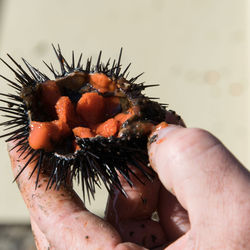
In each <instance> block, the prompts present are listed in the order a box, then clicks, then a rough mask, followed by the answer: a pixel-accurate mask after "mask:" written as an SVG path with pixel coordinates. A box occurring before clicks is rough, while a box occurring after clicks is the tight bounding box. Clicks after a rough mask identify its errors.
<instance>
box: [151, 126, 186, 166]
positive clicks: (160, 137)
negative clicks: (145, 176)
mask: <svg viewBox="0 0 250 250" xmlns="http://www.w3.org/2000/svg"><path fill="white" fill-rule="evenodd" d="M180 128H182V127H181V126H177V125H172V124H169V125H168V126H165V127H164V128H161V129H158V130H157V129H156V130H155V131H153V132H152V134H151V135H150V138H149V142H148V154H149V161H150V164H151V166H152V168H154V167H155V163H156V162H155V161H156V157H155V154H156V151H157V148H158V145H159V144H161V143H162V142H164V141H165V140H167V137H168V134H169V133H171V132H173V130H176V129H180Z"/></svg>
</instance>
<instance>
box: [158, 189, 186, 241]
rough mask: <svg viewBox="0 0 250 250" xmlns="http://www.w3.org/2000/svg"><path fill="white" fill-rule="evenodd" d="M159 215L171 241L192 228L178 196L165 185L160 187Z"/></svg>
mask: <svg viewBox="0 0 250 250" xmlns="http://www.w3.org/2000/svg"><path fill="white" fill-rule="evenodd" d="M158 215H159V218H160V224H161V226H162V227H163V229H164V232H165V234H166V237H167V239H168V240H169V241H170V242H173V241H175V240H176V239H178V238H179V237H181V236H182V235H183V234H185V233H186V232H188V231H189V229H190V222H189V217H188V214H187V211H186V210H185V209H184V208H183V207H182V206H181V204H180V203H179V202H178V201H177V199H176V197H175V196H174V195H172V194H171V193H170V192H168V191H167V190H166V189H165V188H164V187H163V186H162V187H161V189H160V197H159V203H158Z"/></svg>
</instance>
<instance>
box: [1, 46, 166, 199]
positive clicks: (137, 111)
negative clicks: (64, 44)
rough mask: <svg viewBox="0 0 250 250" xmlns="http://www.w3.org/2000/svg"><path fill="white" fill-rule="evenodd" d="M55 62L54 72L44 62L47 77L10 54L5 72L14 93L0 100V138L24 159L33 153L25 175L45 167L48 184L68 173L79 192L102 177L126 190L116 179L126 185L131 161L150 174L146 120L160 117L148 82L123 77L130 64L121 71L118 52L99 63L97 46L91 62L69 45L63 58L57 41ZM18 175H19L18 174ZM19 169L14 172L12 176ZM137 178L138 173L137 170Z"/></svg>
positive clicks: (162, 108) (161, 111)
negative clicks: (10, 74) (78, 184)
mask: <svg viewBox="0 0 250 250" xmlns="http://www.w3.org/2000/svg"><path fill="white" fill-rule="evenodd" d="M53 49H54V51H55V54H56V56H57V59H58V61H59V64H60V72H58V71H56V70H55V69H54V67H53V66H52V65H51V64H50V65H48V64H46V63H45V64H46V66H47V67H48V68H49V70H50V71H51V72H52V74H53V76H54V80H51V79H50V78H49V77H48V76H47V75H45V74H43V73H41V72H40V71H39V70H38V69H36V68H34V67H33V66H31V65H30V64H29V63H28V62H27V61H26V60H24V59H23V62H24V64H25V65H26V67H27V69H28V71H29V73H27V72H26V71H25V70H24V68H23V67H22V66H20V65H19V64H18V63H17V62H16V61H15V60H14V59H13V58H12V57H11V56H10V55H8V57H9V58H10V60H11V61H12V62H13V63H14V64H15V66H16V67H17V69H13V68H12V67H11V66H10V65H9V64H7V62H6V61H4V60H2V59H1V60H2V62H3V63H4V64H5V65H6V66H7V67H9V68H10V70H11V71H13V72H14V74H15V76H16V81H12V80H10V79H7V78H6V77H4V76H1V77H2V78H3V79H5V80H6V81H7V82H8V84H9V85H10V86H11V87H12V88H13V89H14V90H15V94H4V93H1V95H2V96H3V97H7V99H0V101H1V102H3V103H5V104H7V107H6V106H2V107H0V110H1V111H2V112H4V113H5V114H4V115H3V116H4V117H6V118H7V119H8V120H7V121H5V122H3V123H1V124H0V125H1V126H5V127H6V128H5V130H8V131H11V132H7V133H5V134H4V135H2V136H1V137H8V138H7V140H6V141H7V142H9V141H14V143H15V146H14V148H16V147H18V151H19V152H20V157H23V158H24V159H26V160H27V161H26V164H25V166H24V167H23V168H22V170H21V171H20V172H19V175H20V174H21V173H22V172H23V171H24V170H25V168H26V167H27V165H28V164H29V163H30V162H31V161H33V160H36V161H37V162H36V165H35V168H34V171H33V172H32V174H33V173H34V172H35V170H37V178H36V180H37V181H36V184H35V185H37V183H38V179H39V173H41V172H42V171H46V172H47V173H49V175H50V178H49V182H48V184H47V188H51V187H53V186H54V187H55V188H57V189H58V188H59V187H60V185H62V184H65V183H66V181H67V179H69V178H70V179H72V178H74V177H76V178H77V179H78V181H79V180H81V182H82V188H83V192H85V191H86V192H87V194H88V197H90V194H91V195H92V196H94V193H95V185H98V186H100V183H101V182H103V183H104V185H105V186H106V188H107V189H108V191H111V190H112V188H113V187H116V188H118V189H119V190H120V191H121V192H122V193H124V194H125V195H126V193H125V191H124V190H123V188H122V185H121V183H120V180H119V175H121V176H123V177H124V178H125V179H126V181H127V182H128V183H129V184H130V185H131V186H132V185H133V183H132V181H131V175H133V176H135V177H136V174H135V173H134V171H133V170H132V169H131V168H130V167H129V166H131V165H132V166H134V167H135V168H137V169H138V170H139V171H141V172H142V173H143V175H145V176H146V178H148V179H150V178H152V176H153V171H152V169H151V168H150V167H149V166H148V165H149V164H148V156H147V140H148V135H149V134H150V132H151V131H152V127H153V126H155V125H156V124H158V123H160V122H162V121H164V120H165V115H166V110H165V106H164V104H159V103H157V102H155V101H153V100H152V99H151V98H148V97H146V96H145V95H143V94H142V91H143V90H144V89H145V88H147V87H152V86H155V85H144V83H135V82H136V81H137V79H138V78H139V76H140V75H138V76H136V77H132V78H128V69H129V67H130V64H129V65H128V66H127V67H126V68H125V69H124V70H122V68H121V56H122V49H121V51H120V54H119V57H118V60H117V61H116V60H114V61H113V63H112V64H110V59H109V60H108V61H107V62H106V63H103V62H101V55H102V52H100V53H99V56H98V59H97V62H96V64H95V65H92V62H91V58H89V59H87V63H86V66H84V67H83V65H82V63H81V59H82V54H81V55H80V57H79V59H78V60H77V62H76V61H75V56H74V52H72V62H71V64H69V63H68V62H67V61H66V60H65V58H64V57H63V55H62V53H61V50H60V47H59V46H58V48H57V49H55V47H54V46H53ZM19 175H18V176H19ZM18 176H17V177H16V178H18ZM137 178H138V177H137Z"/></svg>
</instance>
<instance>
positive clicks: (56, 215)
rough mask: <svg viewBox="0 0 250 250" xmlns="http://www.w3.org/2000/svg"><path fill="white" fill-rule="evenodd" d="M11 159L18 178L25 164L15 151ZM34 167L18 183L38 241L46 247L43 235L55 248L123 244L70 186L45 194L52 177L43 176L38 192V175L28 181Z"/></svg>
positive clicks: (27, 170) (29, 167)
mask: <svg viewBox="0 0 250 250" xmlns="http://www.w3.org/2000/svg"><path fill="white" fill-rule="evenodd" d="M10 158H11V163H12V168H13V172H14V175H15V176H16V175H17V173H18V172H19V171H20V169H22V167H23V166H24V164H25V161H23V160H20V159H19V158H18V153H17V152H16V151H15V150H13V151H11V152H10ZM34 166H35V162H33V163H31V164H29V166H28V167H27V168H26V169H25V171H23V173H22V174H21V175H20V176H19V178H18V179H17V184H18V186H19V189H20V191H21V194H22V196H23V199H24V201H25V203H26V205H27V207H28V209H29V212H30V215H31V217H32V219H33V220H34V222H35V223H33V228H34V227H35V231H36V235H38V237H39V239H37V242H39V243H41V244H46V242H45V241H44V239H43V235H44V236H45V237H46V239H47V241H48V243H49V245H50V247H51V248H52V249H53V247H54V248H55V249H113V248H115V246H116V245H117V244H118V243H120V241H121V240H120V236H119V234H118V233H117V232H116V231H115V230H114V229H113V228H112V227H111V226H110V225H109V224H107V223H105V222H104V221H103V220H101V219H100V218H98V217H97V216H95V215H93V214H91V213H90V212H88V211H87V210H86V209H85V207H84V205H83V203H82V201H81V200H80V198H79V197H78V196H77V194H76V193H75V192H74V191H73V190H72V189H71V188H70V187H68V188H65V187H61V188H60V190H59V191H57V190H54V189H50V190H47V191H45V187H46V185H47V182H48V179H49V178H48V177H47V176H45V175H42V174H41V175H40V179H39V183H38V187H37V189H35V185H34V184H35V178H36V173H34V175H33V176H32V177H31V178H30V179H29V176H30V173H31V172H32V170H33V168H34ZM37 229H39V230H40V232H39V231H38V230H37ZM39 235H40V236H39ZM97 237H98V240H96V239H97Z"/></svg>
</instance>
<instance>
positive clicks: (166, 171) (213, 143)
mask: <svg viewBox="0 0 250 250" xmlns="http://www.w3.org/2000/svg"><path fill="white" fill-rule="evenodd" d="M154 135H157V140H156V141H155V142H154V143H152V144H151V145H149V156H150V161H151V164H152V166H153V168H154V169H155V171H156V172H157V173H158V176H159V178H160V180H161V182H162V183H163V185H164V186H165V187H166V188H167V190H169V191H170V192H171V193H172V194H174V195H175V196H176V197H177V199H178V201H179V202H180V203H181V205H182V206H183V207H184V208H185V209H186V210H187V211H188V213H189V218H190V221H191V227H197V228H200V227H201V225H203V227H204V228H209V230H211V228H210V226H213V227H214V226H215V225H217V229H219V232H218V231H217V232H216V233H217V237H220V236H221V234H222V233H223V232H222V230H223V229H225V227H228V228H227V230H228V231H229V232H230V233H231V234H233V230H232V228H235V227H239V223H243V224H245V225H241V227H242V226H243V228H244V229H248V230H249V226H248V225H247V223H245V222H243V221H244V218H245V217H246V213H248V212H249V187H250V184H249V183H250V182H249V172H247V170H246V169H245V168H244V167H243V166H242V165H241V164H240V163H239V162H238V161H237V160H236V158H235V157H234V156H233V155H232V154H231V153H230V152H229V151H228V150H227V149H226V148H225V147H224V146H223V145H222V143H221V142H220V141H219V140H218V139H216V138H215V137H214V136H212V135H211V134H209V133H208V132H206V131H203V130H200V129H187V128H182V127H179V126H174V125H169V126H168V127H167V128H164V129H161V130H159V131H156V132H155V134H154ZM239 211H241V213H240V214H239ZM247 211H248V212H247ZM229 221H230V228H229V223H228V222H229ZM240 221H241V222H240ZM231 223H233V226H232V225H231ZM212 224H213V225H212ZM222 225H224V227H223V226H222ZM202 232H204V233H207V234H208V235H209V232H208V231H206V230H203V231H202ZM210 235H211V233H210Z"/></svg>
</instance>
